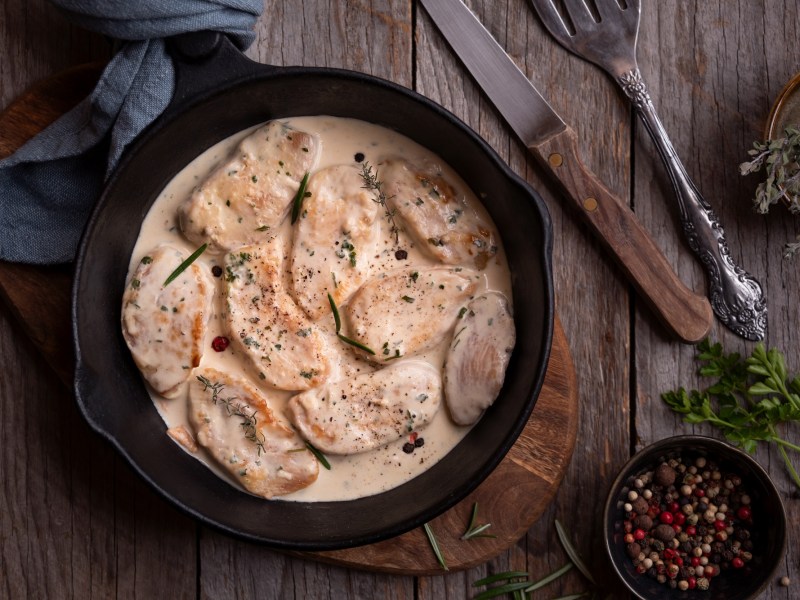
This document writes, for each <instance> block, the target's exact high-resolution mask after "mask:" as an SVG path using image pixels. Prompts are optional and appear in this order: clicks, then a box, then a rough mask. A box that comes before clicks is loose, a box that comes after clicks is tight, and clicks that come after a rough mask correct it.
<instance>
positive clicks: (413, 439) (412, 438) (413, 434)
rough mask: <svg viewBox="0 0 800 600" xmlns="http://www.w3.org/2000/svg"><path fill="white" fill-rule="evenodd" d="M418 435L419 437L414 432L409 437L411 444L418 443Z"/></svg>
mask: <svg viewBox="0 0 800 600" xmlns="http://www.w3.org/2000/svg"><path fill="white" fill-rule="evenodd" d="M418 435H419V434H418V433H417V432H416V431H412V432H411V433H410V434H409V435H408V441H409V442H411V443H412V444H413V443H414V442H416V441H417V436H418Z"/></svg>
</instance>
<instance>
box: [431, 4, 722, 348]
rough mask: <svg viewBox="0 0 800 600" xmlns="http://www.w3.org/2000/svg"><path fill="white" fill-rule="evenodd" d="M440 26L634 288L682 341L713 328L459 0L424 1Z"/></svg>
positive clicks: (701, 299)
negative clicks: (609, 252) (612, 256)
mask: <svg viewBox="0 0 800 600" xmlns="http://www.w3.org/2000/svg"><path fill="white" fill-rule="evenodd" d="M421 2H422V5H423V6H424V7H425V9H426V10H427V12H428V14H429V15H430V16H431V18H432V19H433V21H434V22H435V23H436V25H437V27H438V28H439V31H441V33H442V35H444V37H445V39H446V40H447V41H448V43H449V44H450V46H451V47H452V48H453V51H454V52H455V53H456V55H458V57H459V58H460V59H461V61H462V62H463V63H464V65H465V66H466V67H467V70H468V71H469V72H470V73H471V74H472V76H473V77H474V78H475V81H477V83H478V85H479V86H480V87H481V88H482V89H483V92H484V93H485V94H486V95H487V96H488V97H489V99H490V100H491V101H492V103H493V104H494V105H495V107H496V108H497V110H498V111H499V112H500V114H501V115H503V117H504V118H505V120H506V122H507V123H508V125H509V126H510V127H511V129H513V130H514V132H515V133H516V134H517V135H518V136H519V138H520V139H521V140H522V141H523V143H524V144H525V145H526V146H527V148H528V150H529V151H530V152H531V153H532V154H533V155H534V156H535V157H536V158H537V159H538V161H539V162H540V163H541V165H542V166H543V167H544V168H545V169H546V170H547V171H548V172H549V173H550V174H551V175H552V176H553V177H554V178H555V179H556V180H557V181H558V182H559V184H560V185H561V187H562V189H563V191H564V192H565V194H564V197H565V199H567V200H568V201H569V202H570V203H571V204H572V205H573V206H574V207H575V208H576V209H577V211H578V213H579V214H580V215H582V217H583V218H584V220H585V221H586V222H587V223H588V224H589V225H590V226H591V228H592V229H593V230H594V231H595V233H596V234H597V235H598V237H599V238H600V240H601V241H602V242H603V244H604V245H605V246H606V247H607V248H608V250H610V251H611V253H612V254H613V255H614V258H616V260H617V262H618V263H619V265H620V267H622V269H623V271H625V273H626V274H627V276H628V278H629V279H630V281H631V283H632V284H633V285H634V287H635V288H636V290H637V292H638V293H639V294H640V295H641V296H642V297H643V298H644V300H645V301H646V302H647V304H648V305H649V306H650V308H651V309H652V310H653V312H654V313H655V314H656V316H657V317H658V318H659V319H660V320H661V321H662V323H663V324H664V326H665V327H666V328H667V329H668V330H669V331H670V332H672V333H673V334H674V335H675V336H676V337H678V338H679V339H680V340H682V341H684V342H688V343H697V342H699V341H700V340H702V339H703V338H704V337H705V336H706V335H707V334H708V331H709V330H710V329H711V322H712V319H713V313H712V311H711V305H710V304H709V302H708V300H707V299H706V298H705V296H702V295H700V294H696V293H694V292H693V291H692V290H690V289H689V288H688V287H686V286H685V285H684V284H683V282H682V281H681V280H680V279H679V278H678V276H677V274H676V273H675V271H674V270H673V269H672V266H671V265H670V264H669V262H668V261H667V259H666V258H665V257H664V255H663V253H662V252H661V250H660V249H659V248H658V246H657V245H656V244H655V242H654V241H653V238H652V237H650V234H649V233H648V232H647V230H646V229H645V228H644V227H642V224H641V223H639V221H638V220H637V218H636V215H634V213H633V211H632V210H631V209H630V207H629V206H628V205H627V204H626V203H625V202H623V201H622V200H620V199H619V198H618V197H617V196H615V195H614V194H613V193H612V192H611V191H610V190H609V189H608V188H607V187H606V186H605V185H603V183H602V182H601V181H600V180H599V179H598V178H597V176H596V175H595V174H594V173H592V172H591V171H590V170H589V169H588V168H587V167H586V165H585V164H584V163H583V161H582V160H581V157H580V152H579V149H578V138H577V135H576V134H575V132H574V131H573V130H572V128H570V127H569V126H568V125H567V124H566V123H564V121H562V120H561V117H559V116H558V114H557V113H556V112H555V111H554V110H553V109H552V108H551V107H550V105H549V104H548V103H547V101H546V100H545V99H544V98H543V97H542V95H541V94H540V93H539V92H538V91H537V90H536V88H535V87H534V86H533V84H532V83H531V82H530V81H529V80H528V78H527V77H526V76H525V74H524V73H523V72H522V71H520V69H519V67H517V65H516V64H515V63H514V61H513V60H511V58H510V57H509V56H508V55H507V54H506V52H505V50H503V48H501V47H500V45H499V44H498V43H497V41H495V39H494V38H493V37H492V35H491V34H490V33H489V32H488V31H487V30H486V29H485V28H484V26H483V25H482V24H481V22H480V21H479V20H478V19H477V17H475V15H474V14H472V11H470V10H469V8H467V6H466V5H465V4H464V3H463V2H461V0H421Z"/></svg>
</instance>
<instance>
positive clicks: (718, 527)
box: [714, 520, 727, 531]
mask: <svg viewBox="0 0 800 600" xmlns="http://www.w3.org/2000/svg"><path fill="white" fill-rule="evenodd" d="M725 527H727V525H725V521H719V520H717V521H714V529H716V530H717V531H722V530H723V529H725Z"/></svg>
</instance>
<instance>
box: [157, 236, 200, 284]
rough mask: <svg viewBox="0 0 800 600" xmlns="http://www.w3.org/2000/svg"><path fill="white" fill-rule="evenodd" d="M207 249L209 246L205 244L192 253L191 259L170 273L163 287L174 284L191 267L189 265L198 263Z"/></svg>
mask: <svg viewBox="0 0 800 600" xmlns="http://www.w3.org/2000/svg"><path fill="white" fill-rule="evenodd" d="M206 248H208V244H203V245H202V246H200V247H199V248H198V249H197V250H195V251H194V252H192V254H191V256H189V258H187V259H186V260H185V261H183V262H182V263H181V264H179V265H178V268H176V269H175V270H174V271H173V272H172V273H170V276H169V277H167V279H166V280H165V281H164V285H163V286H162V287H167V286H168V285H169V284H170V283H172V282H173V281H174V280H175V279H176V278H177V277H178V275H180V274H181V273H183V272H184V271H185V270H186V269H187V268H188V267H189V265H191V264H192V263H193V262H194V261H196V260H197V259H198V257H199V256H200V255H201V254H202V253H203V252H205V251H206Z"/></svg>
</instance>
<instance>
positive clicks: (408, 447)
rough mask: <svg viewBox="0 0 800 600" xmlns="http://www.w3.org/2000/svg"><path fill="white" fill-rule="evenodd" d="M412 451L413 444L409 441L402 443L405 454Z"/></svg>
mask: <svg viewBox="0 0 800 600" xmlns="http://www.w3.org/2000/svg"><path fill="white" fill-rule="evenodd" d="M413 451H414V444H412V443H411V442H406V443H405V444H403V452H405V453H406V454H411V453H412V452H413Z"/></svg>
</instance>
